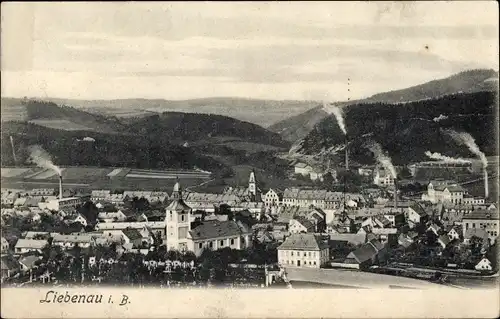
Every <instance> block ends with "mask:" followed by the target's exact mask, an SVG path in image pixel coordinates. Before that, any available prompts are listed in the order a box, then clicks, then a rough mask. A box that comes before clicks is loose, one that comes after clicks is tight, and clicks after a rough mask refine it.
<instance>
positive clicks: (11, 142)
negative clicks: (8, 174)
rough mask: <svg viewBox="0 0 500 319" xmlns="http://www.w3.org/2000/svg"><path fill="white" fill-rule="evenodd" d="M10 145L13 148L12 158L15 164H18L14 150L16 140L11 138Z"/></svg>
mask: <svg viewBox="0 0 500 319" xmlns="http://www.w3.org/2000/svg"><path fill="white" fill-rule="evenodd" d="M10 145H11V146H12V157H13V158H14V164H17V158H16V150H15V148H14V138H13V137H12V135H11V136H10Z"/></svg>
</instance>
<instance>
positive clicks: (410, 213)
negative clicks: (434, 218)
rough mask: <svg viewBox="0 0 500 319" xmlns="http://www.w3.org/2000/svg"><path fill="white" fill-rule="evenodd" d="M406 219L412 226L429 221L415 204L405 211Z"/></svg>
mask: <svg viewBox="0 0 500 319" xmlns="http://www.w3.org/2000/svg"><path fill="white" fill-rule="evenodd" d="M406 214H407V216H406V219H407V220H408V222H411V223H413V224H415V225H416V224H423V223H425V222H427V220H428V219H429V215H428V214H427V212H426V211H425V209H424V208H423V207H422V206H420V205H419V204H417V203H413V204H411V205H410V206H409V207H408V209H407V211H406Z"/></svg>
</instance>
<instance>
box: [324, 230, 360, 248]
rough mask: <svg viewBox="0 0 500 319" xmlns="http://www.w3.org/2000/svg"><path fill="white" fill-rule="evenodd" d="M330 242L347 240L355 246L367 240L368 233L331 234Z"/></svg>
mask: <svg viewBox="0 0 500 319" xmlns="http://www.w3.org/2000/svg"><path fill="white" fill-rule="evenodd" d="M329 236H330V239H329V242H330V244H332V243H335V242H346V243H349V244H351V245H354V246H358V245H362V244H364V243H365V242H366V234H350V233H346V234H340V233H337V234H330V235H329Z"/></svg>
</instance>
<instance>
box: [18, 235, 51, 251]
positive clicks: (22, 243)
mask: <svg viewBox="0 0 500 319" xmlns="http://www.w3.org/2000/svg"><path fill="white" fill-rule="evenodd" d="M47 244H48V242H47V241H46V240H42V239H22V238H21V239H19V240H18V241H17V243H16V248H33V249H42V248H43V247H45V245H47Z"/></svg>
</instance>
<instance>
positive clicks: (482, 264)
mask: <svg viewBox="0 0 500 319" xmlns="http://www.w3.org/2000/svg"><path fill="white" fill-rule="evenodd" d="M474 268H475V269H476V270H479V271H489V270H492V269H493V267H492V265H491V262H490V261H489V260H488V258H486V257H484V258H483V259H481V260H480V261H479V262H478V263H477V264H476V266H475V267H474Z"/></svg>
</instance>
